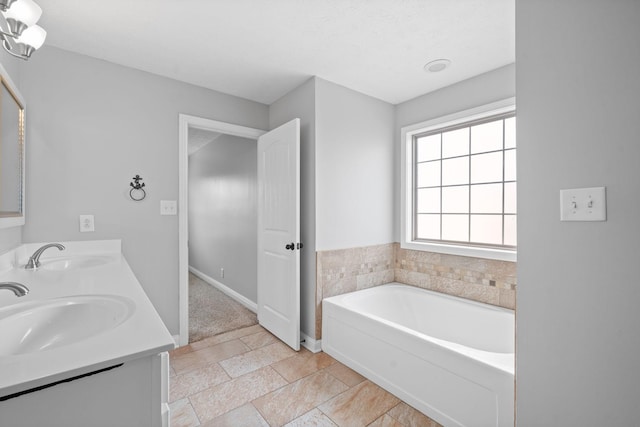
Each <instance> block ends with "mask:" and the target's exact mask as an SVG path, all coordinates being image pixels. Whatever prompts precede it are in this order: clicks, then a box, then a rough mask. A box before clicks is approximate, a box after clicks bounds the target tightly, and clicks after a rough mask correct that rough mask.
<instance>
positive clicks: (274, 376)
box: [170, 325, 441, 427]
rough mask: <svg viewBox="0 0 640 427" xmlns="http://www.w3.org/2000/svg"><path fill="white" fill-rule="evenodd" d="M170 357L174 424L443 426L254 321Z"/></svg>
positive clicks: (326, 357)
mask: <svg viewBox="0 0 640 427" xmlns="http://www.w3.org/2000/svg"><path fill="white" fill-rule="evenodd" d="M170 361H171V374H170V375H171V378H170V401H171V425H172V426H173V427H196V426H202V427H208V426H216V427H224V426H229V427H239V426H251V427H254V426H263V427H269V426H286V427H297V426H300V427H301V426H326V427H357V426H370V427H384V426H394V427H441V426H440V425H439V424H437V423H436V422H435V421H433V420H431V419H430V418H428V417H427V416H425V415H423V414H422V413H420V412H419V411H417V410H416V409H414V408H412V407H411V406H409V405H408V404H406V403H405V402H402V401H401V400H400V399H398V398H397V397H395V396H393V395H392V394H390V393H388V392H386V391H385V390H383V389H382V388H380V387H378V386H377V385H375V384H373V383H372V382H370V381H368V380H366V379H365V378H364V377H363V376H361V375H360V374H358V373H356V372H354V371H352V370H351V369H349V368H348V367H346V366H345V365H343V364H341V363H340V362H337V361H336V360H335V359H333V358H332V357H331V356H329V355H327V354H325V353H322V352H320V353H311V352H310V351H308V350H306V349H304V348H303V349H301V350H300V351H299V352H297V353H296V352H295V351H293V350H291V349H289V348H288V347H286V346H285V345H284V344H282V343H280V342H278V341H277V339H276V338H274V337H273V336H272V335H271V334H270V333H269V332H267V331H266V330H264V329H263V328H262V327H261V326H259V325H256V326H250V327H248V328H243V329H238V330H235V331H232V332H229V333H226V334H221V335H216V336H215V337H211V338H208V339H206V340H203V341H199V342H196V343H193V344H191V345H189V346H186V347H181V348H178V349H176V350H174V351H173V352H171V354H170ZM238 366H243V368H244V369H242V370H241V371H238V370H237V367H238Z"/></svg>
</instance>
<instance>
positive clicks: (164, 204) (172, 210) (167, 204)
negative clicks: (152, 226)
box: [160, 200, 178, 215]
mask: <svg viewBox="0 0 640 427" xmlns="http://www.w3.org/2000/svg"><path fill="white" fill-rule="evenodd" d="M177 214H178V202H177V201H175V200H160V215H177Z"/></svg>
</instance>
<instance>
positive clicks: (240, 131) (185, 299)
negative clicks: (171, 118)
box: [178, 114, 265, 345]
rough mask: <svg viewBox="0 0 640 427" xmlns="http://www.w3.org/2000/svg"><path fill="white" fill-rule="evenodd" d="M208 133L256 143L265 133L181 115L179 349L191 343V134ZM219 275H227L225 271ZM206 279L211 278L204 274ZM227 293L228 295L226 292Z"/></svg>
mask: <svg viewBox="0 0 640 427" xmlns="http://www.w3.org/2000/svg"><path fill="white" fill-rule="evenodd" d="M190 130H191V131H192V132H195V133H198V132H209V133H216V134H222V135H229V136H231V137H240V138H248V139H251V140H257V138H258V137H259V136H261V135H262V134H264V133H265V131H262V130H259V129H254V128H248V127H244V126H239V125H234V124H230V123H225V122H219V121H215V120H209V119H205V118H201V117H195V116H189V115H185V114H180V116H179V153H178V159H179V168H178V172H179V200H178V203H179V209H178V223H179V225H178V228H179V232H178V233H179V239H178V245H179V321H180V338H179V345H187V344H188V343H189V214H188V213H189V205H188V200H189V199H188V191H189V132H190ZM219 275H224V272H223V271H220V272H219ZM205 276H207V277H210V276H208V275H206V274H205ZM227 293H228V292H227ZM232 297H233V298H234V299H238V300H240V301H241V302H243V301H242V298H243V297H242V295H241V294H239V293H237V295H232ZM245 300H246V301H244V303H245V304H244V305H247V306H250V303H251V301H250V300H249V299H247V298H245Z"/></svg>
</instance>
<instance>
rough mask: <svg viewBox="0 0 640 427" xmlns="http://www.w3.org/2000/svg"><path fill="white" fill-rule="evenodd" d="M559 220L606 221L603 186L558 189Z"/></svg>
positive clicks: (605, 201)
mask: <svg viewBox="0 0 640 427" xmlns="http://www.w3.org/2000/svg"><path fill="white" fill-rule="evenodd" d="M560 220H561V221H606V220H607V198H606V191H605V187H593V188H574V189H570V190H560Z"/></svg>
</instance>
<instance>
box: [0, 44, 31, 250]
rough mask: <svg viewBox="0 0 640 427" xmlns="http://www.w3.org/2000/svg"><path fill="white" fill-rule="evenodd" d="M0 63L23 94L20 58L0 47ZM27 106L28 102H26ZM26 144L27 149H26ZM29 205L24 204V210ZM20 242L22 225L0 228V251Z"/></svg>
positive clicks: (27, 119) (13, 246) (27, 118)
mask: <svg viewBox="0 0 640 427" xmlns="http://www.w3.org/2000/svg"><path fill="white" fill-rule="evenodd" d="M0 63H1V64H2V66H3V67H4V69H5V70H6V71H7V73H8V74H9V76H11V80H12V81H13V83H14V84H15V85H16V86H18V90H19V91H20V93H22V95H23V96H24V93H23V90H22V76H21V66H22V64H21V63H22V60H20V59H18V58H14V57H12V56H10V55H9V54H8V53H6V52H5V51H4V49H0ZM27 106H28V102H27ZM26 121H27V123H29V115H28V114H27V115H26ZM27 136H28V134H27ZM28 149H29V148H28V146H27V150H28ZM28 208H29V207H28V206H26V207H25V210H26V209H28ZM21 243H22V227H9V228H0V253H2V252H5V251H8V250H10V249H13V248H15V247H16V246H18V245H20V244H21Z"/></svg>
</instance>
